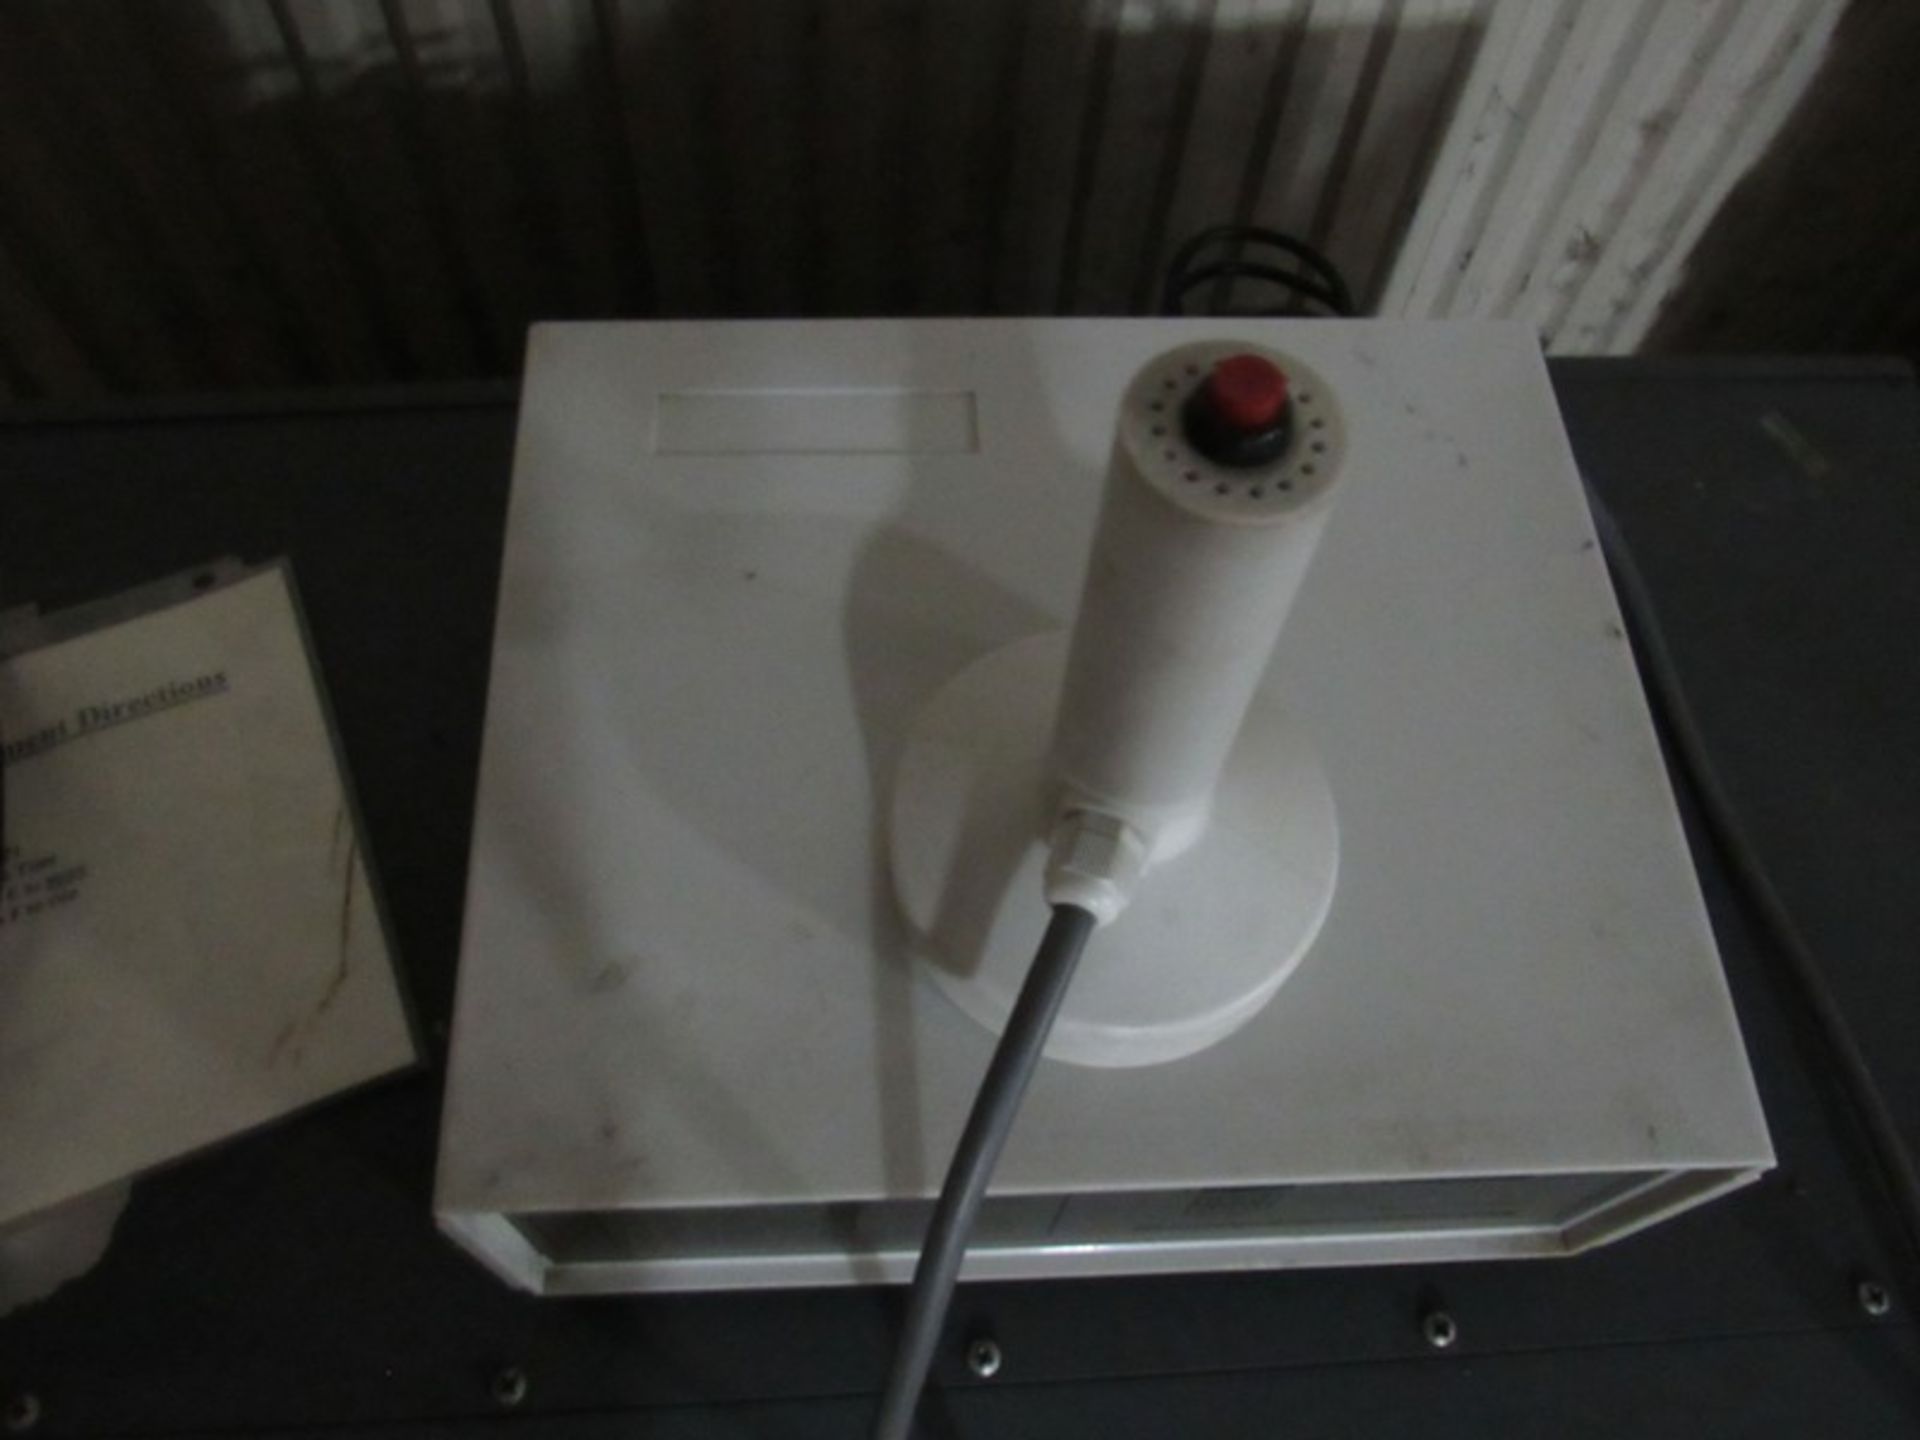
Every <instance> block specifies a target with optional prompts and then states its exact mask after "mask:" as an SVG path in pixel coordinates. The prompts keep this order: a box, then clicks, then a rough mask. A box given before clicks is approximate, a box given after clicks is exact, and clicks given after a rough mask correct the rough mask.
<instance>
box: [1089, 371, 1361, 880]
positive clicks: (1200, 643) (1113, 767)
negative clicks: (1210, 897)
mask: <svg viewBox="0 0 1920 1440" xmlns="http://www.w3.org/2000/svg"><path fill="white" fill-rule="evenodd" d="M1274 372H1277V374H1278V377H1279V379H1278V381H1277V382H1276V381H1275V379H1274ZM1249 387H1251V388H1249ZM1276 390H1277V394H1278V397H1279V405H1278V407H1277V408H1276V407H1275V405H1274V403H1273V401H1274V396H1275V393H1276ZM1256 432H1258V433H1256ZM1243 442H1245V443H1243ZM1344 448H1345V438H1344V428H1343V426H1342V424H1341V421H1340V415H1339V411H1338V407H1337V406H1336V405H1335V403H1334V399H1333V396H1332V394H1331V392H1330V391H1329V390H1328V387H1327V386H1326V384H1325V382H1324V381H1322V380H1321V379H1320V377H1319V376H1317V375H1315V374H1314V373H1313V372H1312V370H1311V369H1310V368H1309V367H1307V366H1306V365H1305V364H1303V363H1302V362H1300V361H1298V360H1297V359H1294V358H1293V357H1291V356H1286V355H1281V354H1277V353H1275V352H1272V351H1266V350H1260V349H1257V348H1256V347H1251V346H1247V345H1242V344H1233V343H1230V342H1229V343H1216V344H1202V345H1193V346H1185V347H1182V348H1180V349H1178V350H1175V351H1173V352H1171V353H1169V354H1166V355H1162V356H1160V357H1159V358H1158V359H1156V360H1154V361H1153V362H1152V363H1150V364H1149V365H1148V366H1146V368H1145V369H1143V370H1142V371H1141V372H1140V374H1139V375H1138V376H1137V377H1136V378H1135V380H1134V382H1133V384H1132V385H1130V386H1129V387H1128V390H1127V394H1126V397H1125V400H1124V401H1123V403H1122V406H1121V414H1120V423H1119V426H1118V432H1117V434H1116V437H1115V440H1114V447H1113V457H1112V461H1111V464H1110V465H1109V467H1108V475H1107V485H1106V494H1105V499H1104V502H1103V505H1102V509H1101V513H1100V520H1099V524H1098V528H1097V530H1096V533H1095V537H1094V544H1093V552H1092V556H1091V558H1090V561H1089V564H1088V569H1087V580H1086V587H1085V589H1084V591H1083V593H1082V596H1081V602H1080V613H1079V617H1078V619H1077V621H1076V623H1075V626H1074V632H1073V641H1072V646H1071V650H1070V653H1069V658H1068V663H1067V675H1066V682H1065V685H1064V687H1063V691H1062V694H1061V697H1060V708H1059V712H1058V719H1057V723H1056V730H1055V737H1054V750H1053V763H1054V770H1055V775H1056V777H1057V779H1058V781H1059V783H1060V785H1061V790H1062V795H1061V799H1060V810H1061V812H1062V813H1071V812H1073V811H1075V810H1088V811H1094V812H1097V813H1100V814H1105V815H1111V816H1114V817H1116V818H1118V819H1119V820H1121V821H1124V822H1125V823H1126V824H1127V825H1129V826H1131V827H1133V828H1134V829H1135V830H1137V831H1138V832H1139V833H1140V834H1141V835H1142V836H1143V837H1145V841H1146V844H1147V848H1148V853H1149V856H1150V857H1151V858H1153V859H1160V858H1164V857H1166V856H1167V855H1170V854H1174V853H1177V852H1178V851H1180V850H1182V849H1184V848H1186V846H1188V845H1190V844H1192V843H1193V841H1194V840H1196V839H1198V838H1199V835H1200V833H1201V832H1202V831H1203V830H1204V829H1205V826H1206V823H1207V817H1208V814H1209V812H1210V809H1211V801H1212V796H1213V789H1214V786H1215V784H1216V783H1217V781H1218V779H1219V776H1220V770H1221V767H1222V766H1223V765H1224V764H1225V763H1226V758H1227V753H1228V751H1229V750H1230V749H1231V748H1232V745H1233V742H1234V739H1235V737H1236V736H1237V735H1238V734H1239V731H1240V726H1241V722H1242V721H1243V720H1244V719H1245V717H1246V713H1247V707H1248V705H1249V704H1250V703H1251V701H1252V699H1253V695H1254V692H1255V690H1256V689H1257V688H1258V687H1259V684H1260V680H1261V677H1262V675H1263V674H1264V672H1265V670H1266V667H1267V663H1268V660H1269V658H1270V657H1271V655H1272V652H1273V647H1274V642H1275V640H1276V639H1277V638H1278V637H1279V634H1280V628H1281V626H1282V624H1283V623H1284V622H1285V620H1286V617H1287V612H1288V611H1289V609H1290V608H1291V607H1292V605H1293V600H1294V596H1295V595H1296V594H1297V593H1298V591H1299V588H1300V584H1301V581H1302V579H1303V578H1304V577H1305V575H1306V572H1307V566H1308V563H1309V562H1310V561H1311V560H1312V558H1313V553H1314V549H1315V547H1316V546H1317V545H1318V543H1319V539H1320V535H1321V532H1322V530H1323V529H1324V527H1325V524H1326V518H1327V513H1328V509H1329V506H1330V504H1331V502H1332V495H1333V488H1334V482H1335V480H1336V479H1337V477H1338V474H1339V471H1340V462H1341V459H1342V456H1343V453H1344Z"/></svg>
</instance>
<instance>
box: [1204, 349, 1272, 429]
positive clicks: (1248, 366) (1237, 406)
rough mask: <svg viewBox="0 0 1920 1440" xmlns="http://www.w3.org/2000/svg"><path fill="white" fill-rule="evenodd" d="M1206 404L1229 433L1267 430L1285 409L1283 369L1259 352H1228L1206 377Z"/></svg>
mask: <svg viewBox="0 0 1920 1440" xmlns="http://www.w3.org/2000/svg"><path fill="white" fill-rule="evenodd" d="M1206 403H1207V406H1208V408H1209V409H1211V410H1212V411H1213V413H1214V415H1215V416H1217V417H1218V418H1219V421H1220V424H1221V426H1222V427H1223V428H1224V429H1226V430H1228V431H1229V432H1231V433H1233V434H1236V435H1254V434H1258V433H1259V432H1261V431H1263V430H1270V429H1272V428H1273V426H1274V425H1276V424H1277V423H1279V420H1280V416H1281V414H1282V412H1284V411H1285V410H1286V408H1287V372H1286V371H1284V370H1282V369H1281V368H1280V367H1279V366H1278V365H1275V364H1274V363H1273V362H1272V361H1271V360H1269V359H1267V358H1266V357H1265V356H1262V355H1229V356H1228V357H1227V358H1226V359H1224V360H1222V361H1220V362H1219V363H1218V364H1217V365H1215V366H1214V367H1213V373H1212V374H1211V375H1209V376H1208V377H1207V383H1206Z"/></svg>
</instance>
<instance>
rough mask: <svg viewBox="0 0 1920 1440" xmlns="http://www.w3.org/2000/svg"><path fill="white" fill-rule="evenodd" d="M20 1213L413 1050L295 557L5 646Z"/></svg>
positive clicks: (12, 1216) (1, 1021) (10, 1052)
mask: <svg viewBox="0 0 1920 1440" xmlns="http://www.w3.org/2000/svg"><path fill="white" fill-rule="evenodd" d="M0 730H3V731H4V747H5V750H4V753H5V761H6V791H5V796H6V800H5V803H6V827H5V847H6V848H5V854H4V869H0V1156H4V1157H5V1160H4V1163H0V1226H4V1225H6V1224H8V1223H9V1222H12V1221H15V1220H18V1219H21V1218H22V1217H25V1216H28V1215H32V1214H34V1213H35V1212H38V1211H42V1210H44V1209H46V1208H47V1207H50V1206H53V1205H56V1204H58V1203H60V1202H61V1201H64V1200H67V1199H69V1198H71V1197H74V1196H78V1195H83V1194H85V1193H87V1192H90V1191H94V1190H97V1189H99V1188H100V1187H102V1186H104V1185H108V1184H111V1183H112V1182H114V1181H116V1180H119V1179H121V1178H123V1177H125V1176H128V1175H132V1174H135V1173H137V1172H139V1171H141V1170H144V1169H147V1168H148V1167H150V1166H153V1165H155V1164H158V1163H160V1162H162V1161H166V1160H170V1159H173V1158H174V1157H177V1156H179V1155H182V1154H185V1153H186V1152H188V1151H191V1150H194V1149H196V1148H198V1147H200V1146H203V1145H207V1144H209V1143H211V1142H213V1141H216V1140H220V1139H222V1138H224V1137H227V1136H229V1135H233V1134H235V1133H237V1132H239V1131H242V1130H245V1129H248V1128H250V1127H252V1126H256V1125H259V1124H261V1123H263V1122H265V1121H268V1120H272V1119H274V1118H276V1117H278V1116H281V1115H284V1114H286V1113H288V1112H290V1111H293V1110H296V1109H299V1108H300V1107H302V1106H304V1105H307V1104H309V1103H311V1102H313V1101H316V1100H319V1099H321V1098H322V1097H324V1096H327V1095H329V1094H332V1093H334V1092H336V1091H339V1090H341V1089H343V1088H345V1087H348V1086H351V1085H354V1084H356V1083H358V1082H361V1081H365V1080H368V1079H371V1078H373V1077H375V1076H378V1075H381V1074H384V1073H387V1072H389V1071H392V1070H394V1069H397V1068H399V1067H402V1066H405V1065H407V1064H409V1063H411V1062H412V1060H413V1059H414V1055H415V1052H414V1045H413V1038H412V1034H411V1031H410V1029H409V1027H408V1024H407V1019H406V1014H405V1009H404V1005H403V1003H402V999H401V995H400V991H399V987H398V984H397V982H396V978H395V974H394V967H393V963H392V957H391V956H390V954H389V950H388V942H387V935H386V931H385V927H384V925H383V924H382V923H381V917H380V915H379V912H378V910H377V908H376V905H375V901H374V896H373V892H372V890H371V888H370V886H369V883H368V876H367V867H366V863H365V860H364V857H363V854H362V850H361V844H360V838H359V833H358V828H357V826H356V823H355V820H354V817H353V815H352V813H351V807H350V806H349V804H348V801H347V791H346V788H345V786H344V784H343V782H342V779H341V775H340V770H339V767H338V764H337V763H336V759H335V753H334V748H333V743H332V738H331V735H330V733H329V730H328V726H327V722H326V718H325V714H324V711H323V708H322V704H321V700H320V696H319V692H318V689H317V687H316V684H315V680H314V671H313V667H312V665H311V663H310V661H309V658H308V652H307V648H306V644H305V640H304V636H303V633H302V631H301V627H300V624H299V620H298V616H297V612H296V610H295V607H294V603H293V597H292V593H291V589H290V586H289V584H288V581H287V578H286V575H285V573H284V571H282V570H280V569H270V570H265V571H261V572H258V573H255V574H253V575H251V576H248V577H247V578H244V579H241V580H238V581H236V582H235V583H233V584H230V585H228V586H225V587H223V588H219V589H216V590H212V591H210V592H208V593H207V594H204V595H200V596H197V597H195V598H193V599H190V600H186V601H183V602H181V603H177V604H172V605H169V606H166V607H165V608H162V609H159V610H155V611H152V612H151V613H148V614H145V615H142V616H140V617H138V618H135V619H131V620H127V621H124V622H122V623H119V624H115V625H112V626H110V627H108V628H105V629H100V630H96V631H94V632H92V633H89V634H86V635H82V636H79V637H77V638H73V639H68V640H64V641H61V642H59V643H55V644H49V645H44V646H42V647H40V648H38V649H32V650H28V651H26V652H25V653H23V654H19V655H16V656H14V657H13V658H11V659H9V660H5V661H0Z"/></svg>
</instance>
